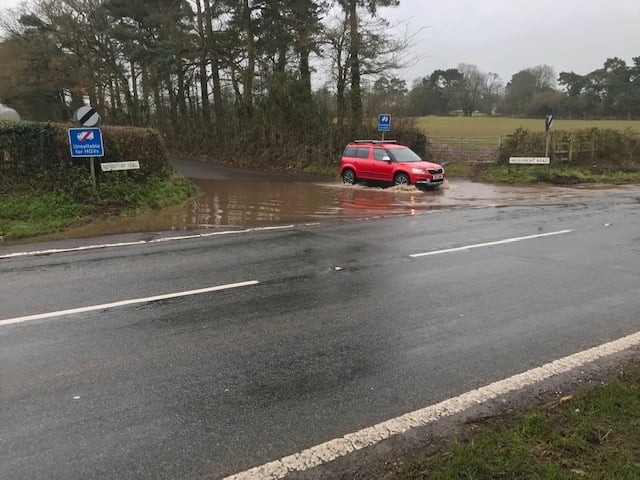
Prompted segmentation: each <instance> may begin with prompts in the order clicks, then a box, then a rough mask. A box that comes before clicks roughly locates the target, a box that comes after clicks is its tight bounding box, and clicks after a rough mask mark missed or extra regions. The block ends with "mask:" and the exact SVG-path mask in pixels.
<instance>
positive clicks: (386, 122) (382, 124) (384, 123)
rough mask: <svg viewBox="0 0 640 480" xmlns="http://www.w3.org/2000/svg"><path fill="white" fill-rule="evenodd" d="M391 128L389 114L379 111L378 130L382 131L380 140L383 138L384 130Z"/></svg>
mask: <svg viewBox="0 0 640 480" xmlns="http://www.w3.org/2000/svg"><path fill="white" fill-rule="evenodd" d="M390 130H391V115H390V114H388V113H381V114H380V115H378V131H379V132H382V140H384V132H388V131H390Z"/></svg>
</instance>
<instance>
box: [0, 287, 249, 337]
mask: <svg viewBox="0 0 640 480" xmlns="http://www.w3.org/2000/svg"><path fill="white" fill-rule="evenodd" d="M258 283H259V282H258V281H257V280H250V281H247V282H238V283H229V284H227V285H217V286H215V287H207V288H200V289H197V290H187V291H184V292H174V293H165V294H163V295H155V296H153V297H144V298H133V299H130V300H122V301H119V302H112V303H103V304H101V305H89V306H86V307H79V308H70V309H68V310H59V311H57V312H47V313H38V314H35V315H26V316H23V317H15V318H7V319H6V320H0V326H3V325H15V324H17V323H24V322H30V321H33V320H43V319H46V318H54V317H62V316H65V315H73V314H75V313H85V312H93V311H96V310H106V309H110V308H116V307H124V306H126V305H135V304H138V303H149V302H157V301H159V300H168V299H170V298H178V297H186V296H189V295H199V294H202V293H210V292H217V291H220V290H229V289H231V288H239V287H247V286H250V285H257V284H258Z"/></svg>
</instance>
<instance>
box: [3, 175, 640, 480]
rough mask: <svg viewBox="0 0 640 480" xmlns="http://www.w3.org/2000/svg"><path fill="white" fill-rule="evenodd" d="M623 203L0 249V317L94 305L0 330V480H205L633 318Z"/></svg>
mask: <svg viewBox="0 0 640 480" xmlns="http://www.w3.org/2000/svg"><path fill="white" fill-rule="evenodd" d="M328 183H329V184H331V182H328ZM322 188H325V187H322ZM327 188H329V189H331V190H332V189H335V190H340V189H342V188H343V187H342V186H341V185H335V184H332V186H330V187H327ZM359 190H360V189H354V190H353V191H359ZM451 190H453V189H450V190H449V191H451ZM569 190H570V191H572V192H578V191H576V190H573V189H569ZM364 191H365V192H370V191H369V190H364ZM372 192H373V193H383V194H384V195H389V194H391V196H394V195H395V193H394V192H389V191H383V192H375V191H372ZM447 192H448V191H444V192H443V193H442V194H441V195H442V197H439V198H446V194H447ZM427 195H430V193H427ZM367 198H369V197H367ZM400 198H405V197H404V193H401V197H400ZM535 198H537V197H535ZM638 198H640V194H639V193H638V190H637V188H636V190H633V188H632V187H629V188H625V189H611V190H608V191H606V192H605V191H599V190H590V191H588V192H587V193H586V195H585V196H580V195H576V194H573V195H568V196H561V197H557V198H552V199H547V197H545V198H539V199H538V200H536V201H533V202H532V203H533V204H532V205H525V204H523V205H514V206H506V205H505V206H502V207H501V208H451V209H449V208H447V209H446V210H442V211H439V210H434V211H429V212H424V211H423V213H426V214H424V215H418V214H416V215H411V211H406V210H404V211H403V215H395V214H393V215H389V216H387V215H383V216H385V217H386V218H380V219H374V220H370V221H353V222H352V221H338V222H321V224H314V225H308V224H306V223H301V224H297V225H294V226H291V227H289V228H285V229H282V230H277V231H274V230H251V231H247V230H243V231H239V232H238V233H236V234H229V235H224V236H217V237H215V236H211V237H198V238H191V239H188V240H184V241H176V242H161V243H153V244H151V243H145V244H136V245H122V246H118V247H115V246H114V247H109V248H100V249H98V248H96V249H91V250H80V251H74V252H65V253H61V254H46V255H37V256H30V257H11V258H4V259H2V260H0V272H1V274H0V306H1V315H0V321H1V320H6V319H17V318H22V317H24V316H27V315H32V314H38V313H42V312H52V311H60V310H65V309H73V308H77V307H80V306H87V305H94V306H99V307H100V308H96V309H95V310H92V311H89V312H83V313H79V312H78V313H71V314H65V315H59V316H55V317H50V318H36V319H32V320H24V321H23V320H20V321H19V322H18V321H16V322H9V323H5V324H2V325H0V404H1V406H2V408H1V409H0V478H12V479H23V478H24V479H33V478H65V479H75V478H78V479H87V478H114V479H115V478H118V479H121V478H221V477H222V476H224V475H228V474H232V473H236V472H239V471H242V470H244V469H246V468H249V467H251V466H254V465H259V464H262V463H264V462H268V461H271V460H273V459H276V458H280V457H281V456H283V455H288V454H292V453H295V452H297V451H299V450H300V449H302V448H306V447H309V446H312V445H315V444H317V443H319V442H323V441H326V440H328V439H332V438H336V437H339V436H341V435H344V434H346V433H349V432H352V431H354V430H357V429H360V428H363V427H366V426H369V425H372V424H374V423H376V422H379V421H381V420H385V419H388V418H391V417H393V416H396V415H401V414H403V413H406V412H408V411H411V410H414V409H416V408H420V407H423V406H425V405H428V404H432V403H434V402H438V401H441V400H443V399H446V398H449V397H451V396H453V395H457V394H460V393H462V392H465V391H469V390H471V389H474V388H477V387H479V386H481V385H486V384H487V383H489V382H491V381H494V380H499V379H501V378H504V377H506V376H508V375H512V374H514V373H518V372H521V371H525V370H527V369H529V368H532V367H534V366H537V365H540V364H543V363H545V362H547V361H549V360H550V359H555V358H559V357H562V356H564V355H567V354H571V353H574V352H576V351H580V350H582V349H584V348H588V347H591V346H593V345H597V344H599V343H602V342H604V341H607V340H611V339H615V338H618V337H620V336H623V335H627V334H630V333H632V332H635V331H636V330H637V329H638V318H639V317H638V315H639V314H640V290H639V287H638V285H640V276H639V275H640V245H639V244H638V231H640V213H639V208H640V207H639V206H640V203H638ZM394 201H395V200H394ZM523 203H525V200H523ZM374 211H375V209H374ZM365 216H366V215H365ZM341 218H342V219H347V220H348V218H347V217H341ZM356 218H362V217H360V216H357V217H356ZM312 223H313V222H312ZM212 230H215V229H212ZM565 230H566V231H567V232H566V233H563V234H561V235H560V234H559V235H555V236H553V237H541V238H540V239H536V240H530V241H526V242H520V243H510V244H503V245H495V246H491V247H483V248H472V249H464V248H463V249H461V250H458V251H455V252H453V251H451V252H450V253H445V254H442V255H438V256H433V257H424V258H422V257H421V258H414V257H411V256H410V255H413V254H419V253H421V252H429V251H436V250H451V249H454V248H456V247H463V246H465V245H470V244H475V245H482V244H484V243H486V242H493V241H496V240H501V239H506V238H519V237H522V236H529V235H536V234H545V233H549V232H557V231H565ZM205 231H206V229H205ZM94 241H96V240H95V239H92V243H93V242H94ZM11 250H12V249H6V248H3V249H1V250H0V254H2V253H5V252H8V251H11ZM13 251H15V250H13ZM251 280H256V281H258V282H259V283H257V284H247V285H246V286H243V287H238V288H230V289H225V290H220V291H210V292H207V293H197V294H195V293H193V294H190V295H185V296H182V297H176V298H165V299H162V300H156V301H142V302H140V303H137V304H135V305H128V306H118V307H112V306H109V305H111V304H114V303H116V302H118V301H122V300H124V299H132V298H149V297H152V296H154V295H159V294H167V293H170V292H193V291H195V290H197V289H202V288H205V287H211V286H220V285H229V284H235V283H238V282H243V281H251ZM318 478H322V477H318Z"/></svg>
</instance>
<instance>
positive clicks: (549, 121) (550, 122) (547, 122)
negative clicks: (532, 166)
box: [544, 115, 553, 157]
mask: <svg viewBox="0 0 640 480" xmlns="http://www.w3.org/2000/svg"><path fill="white" fill-rule="evenodd" d="M551 125H553V115H547V118H545V119H544V129H545V131H546V132H547V146H546V147H545V150H544V156H545V157H548V156H549V140H550V139H551Z"/></svg>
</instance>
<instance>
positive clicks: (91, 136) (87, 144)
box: [69, 128, 104, 157]
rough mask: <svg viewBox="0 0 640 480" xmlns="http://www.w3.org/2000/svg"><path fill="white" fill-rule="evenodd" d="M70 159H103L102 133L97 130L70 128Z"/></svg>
mask: <svg viewBox="0 0 640 480" xmlns="http://www.w3.org/2000/svg"><path fill="white" fill-rule="evenodd" d="M69 146H70V147H71V156H72V157H104V146H103V144H102V131H101V130H100V129H99V128H70V129H69Z"/></svg>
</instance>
